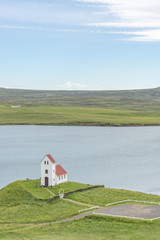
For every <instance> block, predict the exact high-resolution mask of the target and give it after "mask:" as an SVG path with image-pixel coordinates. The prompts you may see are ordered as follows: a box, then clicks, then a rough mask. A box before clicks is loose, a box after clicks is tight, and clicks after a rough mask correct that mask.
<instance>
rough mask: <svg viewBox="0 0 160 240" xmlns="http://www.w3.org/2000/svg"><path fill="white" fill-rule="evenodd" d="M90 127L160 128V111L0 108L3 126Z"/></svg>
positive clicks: (0, 123) (85, 108) (48, 107)
mask: <svg viewBox="0 0 160 240" xmlns="http://www.w3.org/2000/svg"><path fill="white" fill-rule="evenodd" d="M7 124H8V125H9V124H31V125H32V124H39V125H82V126H83V125H87V126H90V125H92V126H125V125H133V126H134V125H135V126H136V125H142V126H143V125H160V109H157V110H156V111H153V110H152V111H145V110H144V109H143V110H142V111H136V110H123V109H117V110H116V109H108V108H107V109H104V108H103V109H101V108H91V107H90V108H87V107H84V108H82V107H77V108H76V107H52V106H46V107H27V106H22V107H21V108H11V107H10V106H0V125H7Z"/></svg>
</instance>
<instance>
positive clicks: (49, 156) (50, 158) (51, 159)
mask: <svg viewBox="0 0 160 240" xmlns="http://www.w3.org/2000/svg"><path fill="white" fill-rule="evenodd" d="M46 156H47V157H48V158H49V160H50V161H51V162H52V163H55V162H56V161H55V160H54V159H53V157H52V156H51V155H50V154H47V155H46Z"/></svg>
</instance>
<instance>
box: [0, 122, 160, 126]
mask: <svg viewBox="0 0 160 240" xmlns="http://www.w3.org/2000/svg"><path fill="white" fill-rule="evenodd" d="M0 126H55V127H57V126H61V127H62V126H63V127H67V126H68V127H159V126H160V124H134V123H129V124H123V123H122V124H111V123H95V124H94V123H73V124H71V123H68V124H63V123H58V124H55V123H54V124H52V123H51V124H45V123H34V124H30V123H4V124H0Z"/></svg>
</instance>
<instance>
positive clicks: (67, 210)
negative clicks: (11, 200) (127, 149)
mask: <svg viewBox="0 0 160 240" xmlns="http://www.w3.org/2000/svg"><path fill="white" fill-rule="evenodd" d="M80 209H85V207H83V206H78V205H77V204H73V203H70V202H67V201H63V200H60V199H58V200H55V201H53V202H51V203H47V202H46V201H36V202H34V203H27V204H23V205H22V204H21V205H17V206H12V207H0V223H13V222H14V223H43V222H53V221H58V220H63V219H66V218H68V217H71V216H74V215H77V214H78V210H80Z"/></svg>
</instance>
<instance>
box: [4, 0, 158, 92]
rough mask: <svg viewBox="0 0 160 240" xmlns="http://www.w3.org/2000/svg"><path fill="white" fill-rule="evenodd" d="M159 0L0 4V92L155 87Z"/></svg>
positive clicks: (7, 1)
mask: <svg viewBox="0 0 160 240" xmlns="http://www.w3.org/2000/svg"><path fill="white" fill-rule="evenodd" d="M159 53H160V1H159V0H141V1H138V0H134V1H133V0H65V1H64V0H27V1H26V0H23V1H22V0H0V56H1V57H0V66H1V67H0V87H8V88H25V89H53V90H54V89H58V90H62V89H63V90H67V89H68V90H72V89H75V90H78V89H80V90H88V89H89V90H96V89H98V90H111V89H113V90H114V89H115V90H118V89H138V88H154V87H158V86H160V84H159V83H160V81H159V79H160V73H159V62H160V61H159V60H160V54H159Z"/></svg>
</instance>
